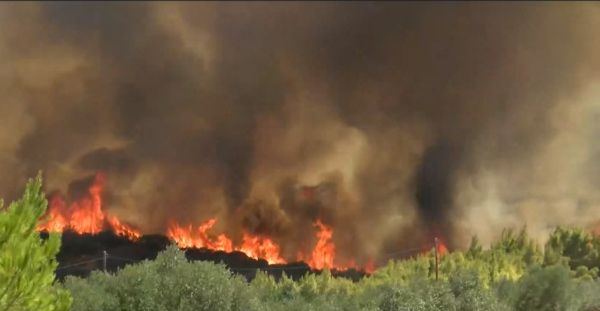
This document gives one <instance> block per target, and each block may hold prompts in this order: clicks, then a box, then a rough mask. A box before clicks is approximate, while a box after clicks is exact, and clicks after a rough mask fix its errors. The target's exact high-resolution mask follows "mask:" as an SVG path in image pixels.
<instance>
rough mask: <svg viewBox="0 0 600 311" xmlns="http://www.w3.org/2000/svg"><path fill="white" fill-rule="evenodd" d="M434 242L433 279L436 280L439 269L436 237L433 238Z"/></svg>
mask: <svg viewBox="0 0 600 311" xmlns="http://www.w3.org/2000/svg"><path fill="white" fill-rule="evenodd" d="M433 244H434V248H435V249H434V250H433V252H434V254H435V280H436V281H437V280H438V271H439V259H438V238H437V237H436V238H434V239H433Z"/></svg>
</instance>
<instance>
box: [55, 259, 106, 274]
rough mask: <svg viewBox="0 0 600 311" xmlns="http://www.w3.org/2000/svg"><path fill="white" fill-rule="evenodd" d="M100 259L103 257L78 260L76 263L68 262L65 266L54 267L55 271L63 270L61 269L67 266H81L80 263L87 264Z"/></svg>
mask: <svg viewBox="0 0 600 311" xmlns="http://www.w3.org/2000/svg"><path fill="white" fill-rule="evenodd" d="M102 259H103V258H102V257H100V258H95V259H90V260H85V261H80V262H77V263H74V264H70V265H66V266H62V267H58V268H56V271H58V270H63V269H67V268H72V267H76V266H81V265H84V264H87V263H92V262H96V261H98V260H102Z"/></svg>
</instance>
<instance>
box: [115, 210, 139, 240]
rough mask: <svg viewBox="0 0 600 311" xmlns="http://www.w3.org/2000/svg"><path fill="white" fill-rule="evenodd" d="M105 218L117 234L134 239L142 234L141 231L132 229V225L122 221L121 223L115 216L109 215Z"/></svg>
mask: <svg viewBox="0 0 600 311" xmlns="http://www.w3.org/2000/svg"><path fill="white" fill-rule="evenodd" d="M107 220H108V223H109V224H110V226H111V227H112V228H113V230H114V231H115V233H116V234H117V235H119V236H123V237H126V238H128V239H130V240H134V241H135V240H137V239H139V238H140V237H141V236H142V233H141V232H139V231H137V230H135V229H133V228H132V227H130V226H128V225H126V224H124V223H121V221H120V220H119V219H118V218H117V217H115V216H109V217H108V219H107Z"/></svg>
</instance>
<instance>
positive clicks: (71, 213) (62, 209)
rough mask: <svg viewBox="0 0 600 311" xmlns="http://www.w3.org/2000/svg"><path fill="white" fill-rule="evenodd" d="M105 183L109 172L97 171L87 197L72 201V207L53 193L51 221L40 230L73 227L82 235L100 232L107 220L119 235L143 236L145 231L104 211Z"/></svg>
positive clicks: (62, 229) (50, 206)
mask: <svg viewBox="0 0 600 311" xmlns="http://www.w3.org/2000/svg"><path fill="white" fill-rule="evenodd" d="M105 185H106V175H105V174H104V173H101V172H99V173H97V174H96V176H95V177H94V182H93V183H92V185H91V186H90V188H89V189H88V193H87V194H86V196H84V197H83V198H81V199H80V200H78V201H76V202H72V203H71V205H70V206H69V207H68V208H67V204H66V203H65V200H64V199H63V197H62V196H61V195H60V194H57V195H54V196H52V197H51V198H50V202H49V205H48V218H47V221H46V222H45V223H43V224H41V225H39V226H38V231H48V232H63V231H64V230H67V229H70V230H73V231H75V232H77V233H79V234H86V233H88V234H96V233H99V232H100V231H102V230H103V229H104V228H105V219H106V221H108V224H109V225H110V227H112V229H113V231H114V232H115V233H116V234H117V235H120V236H124V237H127V238H129V239H131V240H136V239H138V238H140V237H141V235H142V234H141V232H139V231H137V230H135V229H134V228H132V227H130V226H128V225H126V224H123V223H121V221H120V220H119V219H118V218H117V217H114V216H109V217H106V216H105V214H104V212H103V211H102V191H103V190H104V187H105Z"/></svg>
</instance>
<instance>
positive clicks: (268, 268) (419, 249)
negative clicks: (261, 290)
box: [56, 247, 427, 272]
mask: <svg viewBox="0 0 600 311" xmlns="http://www.w3.org/2000/svg"><path fill="white" fill-rule="evenodd" d="M426 250H427V249H426V248H424V247H414V248H409V249H405V250H402V251H397V252H391V253H386V254H383V257H380V258H379V259H378V260H377V261H379V262H380V261H381V260H382V259H394V258H392V257H396V256H402V255H406V254H414V253H417V252H423V251H426ZM102 255H103V256H102V257H98V258H94V259H90V260H85V261H81V262H76V263H73V264H70V265H66V266H62V267H58V268H57V269H56V271H59V270H64V269H68V268H73V267H77V266H80V265H84V264H87V263H92V262H96V261H99V260H102V261H103V268H104V271H106V265H107V261H108V260H109V259H112V260H119V261H125V262H129V263H138V262H141V261H144V260H146V259H132V258H125V257H119V256H114V255H111V254H108V253H107V252H106V251H104V252H103V254H102ZM227 268H228V269H229V270H232V271H240V272H242V271H256V270H262V271H275V270H312V268H311V267H310V266H308V265H301V266H276V267H273V266H266V267H252V268H246V267H230V266H227Z"/></svg>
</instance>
